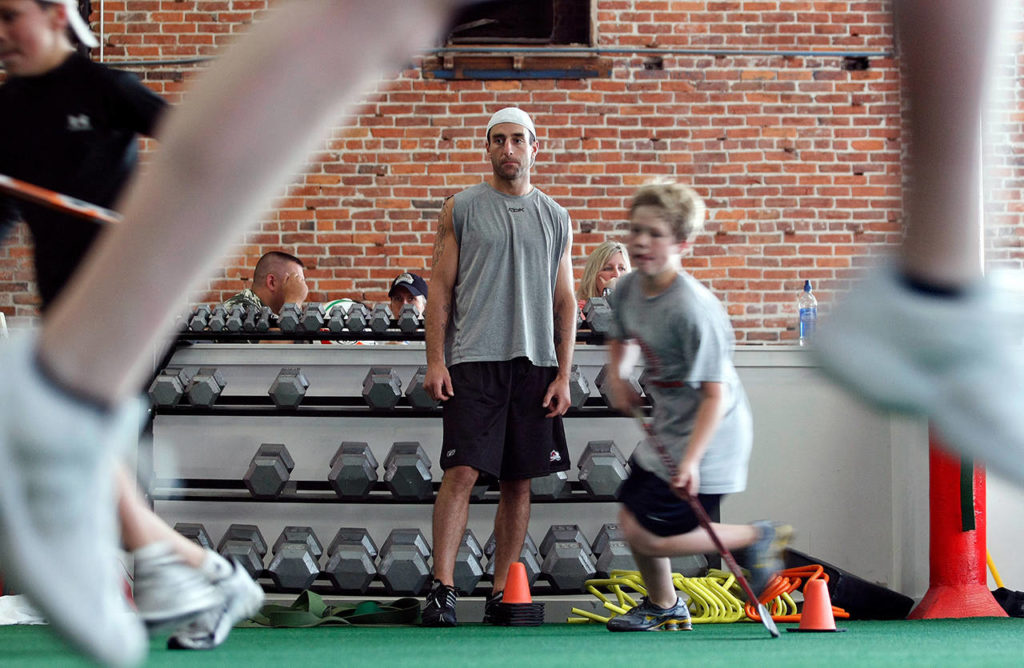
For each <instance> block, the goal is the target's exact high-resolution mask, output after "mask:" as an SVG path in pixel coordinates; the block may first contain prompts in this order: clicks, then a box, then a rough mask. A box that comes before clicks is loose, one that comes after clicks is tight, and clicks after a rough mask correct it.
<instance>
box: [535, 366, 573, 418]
mask: <svg viewBox="0 0 1024 668" xmlns="http://www.w3.org/2000/svg"><path fill="white" fill-rule="evenodd" d="M542 405H543V406H544V408H547V409H548V413H547V415H545V416H544V417H549V418H550V417H558V416H560V415H565V412H566V411H567V410H569V379H568V378H562V377H561V376H559V377H558V378H555V379H554V380H553V381H552V382H551V384H550V385H548V391H547V393H546V394H545V395H544V403H543V404H542Z"/></svg>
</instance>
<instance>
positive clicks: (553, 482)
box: [530, 471, 572, 501]
mask: <svg viewBox="0 0 1024 668" xmlns="http://www.w3.org/2000/svg"><path fill="white" fill-rule="evenodd" d="M530 496H531V497H533V498H534V499H537V500H538V501H554V500H556V499H564V498H568V497H569V496H572V489H571V488H570V486H569V474H567V473H566V472H565V471H556V472H555V473H549V474H548V475H545V476H541V477H539V478H532V479H531V480H530Z"/></svg>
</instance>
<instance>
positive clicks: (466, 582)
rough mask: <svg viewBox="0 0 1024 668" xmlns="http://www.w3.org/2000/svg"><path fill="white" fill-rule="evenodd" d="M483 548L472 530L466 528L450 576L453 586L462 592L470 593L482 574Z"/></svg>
mask: <svg viewBox="0 0 1024 668" xmlns="http://www.w3.org/2000/svg"><path fill="white" fill-rule="evenodd" d="M483 556H484V550H483V547H482V546H481V545H480V542H479V541H478V540H477V539H476V536H474V535H473V532H472V531H470V530H469V529H466V532H465V533H464V534H462V541H461V542H460V543H459V549H458V552H456V553H455V570H454V571H453V574H452V577H453V580H454V585H455V588H456V589H458V590H459V591H461V592H463V593H464V594H467V595H468V594H472V593H473V590H474V589H476V585H477V583H479V582H480V579H481V578H482V577H483V576H484V567H483Z"/></svg>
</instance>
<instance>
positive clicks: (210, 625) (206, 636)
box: [167, 559, 264, 649]
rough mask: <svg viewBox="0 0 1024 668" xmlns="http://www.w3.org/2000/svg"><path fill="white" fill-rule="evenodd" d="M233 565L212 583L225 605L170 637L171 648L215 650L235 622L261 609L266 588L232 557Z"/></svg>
mask: <svg viewBox="0 0 1024 668" xmlns="http://www.w3.org/2000/svg"><path fill="white" fill-rule="evenodd" d="M230 564H231V572H230V573H229V574H227V575H226V576H225V577H223V578H220V579H219V580H216V581H215V582H214V583H213V584H214V586H215V587H217V589H218V590H219V591H220V593H221V595H222V596H223V600H224V602H223V604H221V605H220V606H218V607H217V608H215V609H213V610H210V611H209V612H205V613H203V614H202V615H200V616H199V617H198V618H196V620H195V621H193V622H192V623H191V624H189V625H188V626H187V627H186V628H185V629H183V630H181V631H179V632H178V633H175V634H174V635H173V636H171V637H170V638H169V639H168V641H167V647H168V648H169V649H213V648H214V647H217V646H218V645H220V644H221V643H223V642H224V641H225V640H227V637H228V634H229V633H231V629H232V627H234V625H235V624H237V623H238V622H240V621H242V620H244V619H248V618H249V617H252V616H253V615H255V614H256V613H257V612H259V609H260V606H262V605H263V598H264V596H263V589H262V588H261V587H260V586H259V585H258V584H257V583H256V582H255V581H254V580H253V579H252V578H251V577H250V576H249V574H248V573H247V572H246V570H245V569H244V568H242V567H241V565H239V563H238V562H237V561H235V560H234V559H232V560H231V561H230Z"/></svg>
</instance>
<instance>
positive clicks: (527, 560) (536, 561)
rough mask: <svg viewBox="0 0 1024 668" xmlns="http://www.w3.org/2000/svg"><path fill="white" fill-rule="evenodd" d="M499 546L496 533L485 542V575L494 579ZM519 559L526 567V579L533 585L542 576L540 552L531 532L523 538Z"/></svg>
mask: <svg viewBox="0 0 1024 668" xmlns="http://www.w3.org/2000/svg"><path fill="white" fill-rule="evenodd" d="M496 546H497V540H496V539H495V537H494V534H493V533H492V534H491V537H490V538H488V539H487V542H486V543H485V544H484V556H485V557H487V568H486V569H484V575H485V576H487V577H489V578H491V579H492V580H493V579H494V550H495V548H496ZM519 561H521V562H522V563H523V566H525V567H526V580H527V582H528V583H529V585H530V586H531V587H532V586H533V583H534V582H536V581H537V578H538V577H539V576H540V561H541V559H540V552H539V551H538V550H537V544H536V543H534V542H533V538H531V537H530V534H529V532H527V534H526V538H524V539H523V547H522V549H520V550H519Z"/></svg>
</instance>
